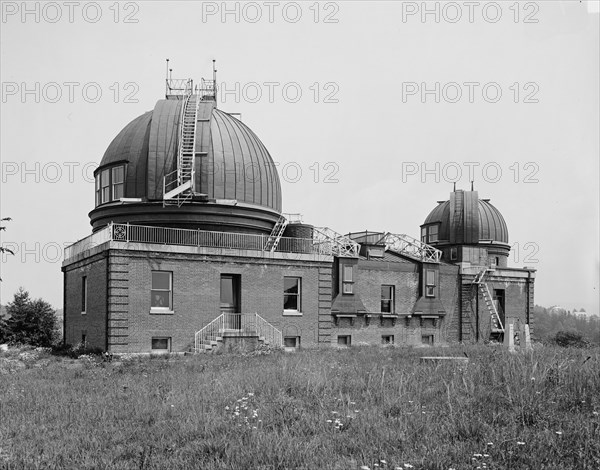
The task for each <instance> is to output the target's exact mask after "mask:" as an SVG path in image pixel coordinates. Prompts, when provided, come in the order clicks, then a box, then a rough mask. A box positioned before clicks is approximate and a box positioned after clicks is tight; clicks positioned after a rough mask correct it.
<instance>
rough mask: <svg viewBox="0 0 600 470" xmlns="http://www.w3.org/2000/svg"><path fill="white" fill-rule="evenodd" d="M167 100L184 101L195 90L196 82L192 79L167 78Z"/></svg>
mask: <svg viewBox="0 0 600 470" xmlns="http://www.w3.org/2000/svg"><path fill="white" fill-rule="evenodd" d="M165 81H166V88H165V98H167V99H169V98H174V99H179V100H181V99H184V98H186V97H187V96H189V95H191V94H192V92H193V90H194V81H193V80H192V79H191V78H167V79H166V80H165Z"/></svg>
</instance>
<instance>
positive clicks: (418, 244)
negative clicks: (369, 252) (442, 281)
mask: <svg viewBox="0 0 600 470" xmlns="http://www.w3.org/2000/svg"><path fill="white" fill-rule="evenodd" d="M381 243H383V244H385V249H386V250H390V251H395V252H396V253H400V254H402V255H405V256H408V257H410V258H414V259H417V260H419V261H426V262H429V263H439V262H440V260H441V259H442V252H441V251H440V250H438V249H437V248H434V247H432V246H431V245H427V244H426V243H423V242H422V241H419V240H417V239H415V238H412V237H410V236H408V235H403V234H397V233H389V232H388V233H386V234H385V235H384V236H383V238H382V239H381V240H379V242H378V244H381Z"/></svg>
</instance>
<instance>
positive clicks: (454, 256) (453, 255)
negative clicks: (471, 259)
mask: <svg viewBox="0 0 600 470" xmlns="http://www.w3.org/2000/svg"><path fill="white" fill-rule="evenodd" d="M457 259H458V250H457V248H456V247H452V248H450V260H451V261H456V260H457Z"/></svg>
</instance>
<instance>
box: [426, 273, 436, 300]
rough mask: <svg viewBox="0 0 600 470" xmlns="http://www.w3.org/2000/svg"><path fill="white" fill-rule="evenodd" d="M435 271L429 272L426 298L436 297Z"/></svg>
mask: <svg viewBox="0 0 600 470" xmlns="http://www.w3.org/2000/svg"><path fill="white" fill-rule="evenodd" d="M435 285H436V284H435V270H433V269H428V270H427V279H426V283H425V296H426V297H435Z"/></svg>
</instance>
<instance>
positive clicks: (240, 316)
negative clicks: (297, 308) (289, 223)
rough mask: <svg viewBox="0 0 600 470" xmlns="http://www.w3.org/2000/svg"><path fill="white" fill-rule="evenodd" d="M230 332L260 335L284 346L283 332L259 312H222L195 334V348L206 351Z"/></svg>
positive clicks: (270, 341)
mask: <svg viewBox="0 0 600 470" xmlns="http://www.w3.org/2000/svg"><path fill="white" fill-rule="evenodd" d="M227 333H230V334H232V333H233V334H234V335H235V334H238V335H240V334H244V335H249V336H258V337H259V338H260V339H261V340H262V341H264V342H266V343H269V344H270V345H273V346H276V347H282V346H283V334H282V332H281V331H280V330H278V329H277V328H275V327H274V326H273V325H272V324H271V323H269V322H268V321H267V320H265V319H264V318H263V317H261V316H260V315H259V314H258V313H222V314H221V315H219V316H218V317H217V318H215V319H214V320H212V321H211V322H210V323H208V325H206V326H204V327H203V328H202V329H200V330H199V331H197V332H196V334H195V335H194V350H195V351H196V352H197V353H198V352H201V351H204V350H206V349H209V348H207V346H211V345H212V342H216V341H218V338H222V337H223V336H225V335H227Z"/></svg>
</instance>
